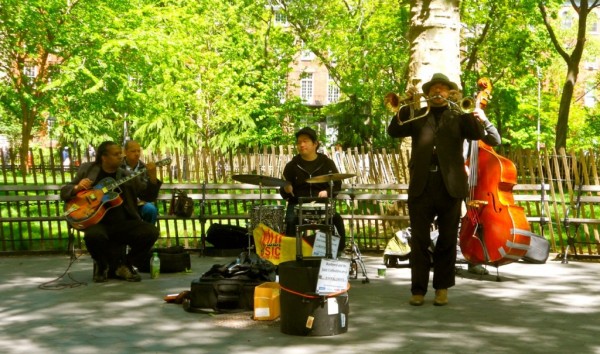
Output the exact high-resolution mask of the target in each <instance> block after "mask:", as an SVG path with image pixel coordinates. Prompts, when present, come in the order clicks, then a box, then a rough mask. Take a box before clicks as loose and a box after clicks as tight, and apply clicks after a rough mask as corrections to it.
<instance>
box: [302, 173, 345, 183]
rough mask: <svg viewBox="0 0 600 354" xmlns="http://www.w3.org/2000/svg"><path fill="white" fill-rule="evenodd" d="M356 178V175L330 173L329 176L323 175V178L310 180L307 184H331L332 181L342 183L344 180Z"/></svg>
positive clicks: (318, 177) (317, 177)
mask: <svg viewBox="0 0 600 354" xmlns="http://www.w3.org/2000/svg"><path fill="white" fill-rule="evenodd" d="M354 176H356V175H355V174H353V173H330V174H327V175H321V176H316V177H313V178H309V179H307V180H306V182H307V183H324V182H331V181H341V180H343V179H346V178H350V177H354Z"/></svg>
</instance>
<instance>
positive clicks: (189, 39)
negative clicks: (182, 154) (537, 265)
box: [0, 0, 600, 156]
mask: <svg viewBox="0 0 600 354" xmlns="http://www.w3.org/2000/svg"><path fill="white" fill-rule="evenodd" d="M459 3H460V14H461V20H462V26H463V37H462V39H461V40H462V45H461V48H462V49H463V50H464V52H463V56H462V57H463V62H462V71H463V75H462V80H463V82H462V86H463V88H464V93H465V95H472V94H475V93H476V92H477V85H476V82H477V79H478V78H480V77H484V76H485V77H489V78H490V79H491V81H492V83H493V85H494V89H493V93H492V96H493V99H492V101H491V103H490V105H489V106H488V110H487V112H488V116H489V117H490V118H491V120H492V121H493V122H494V123H495V124H496V125H497V127H498V128H499V129H500V132H501V135H502V137H503V141H504V143H505V144H509V145H511V146H520V147H528V148H534V147H535V146H536V145H537V142H538V139H539V140H540V142H541V143H545V144H546V145H549V144H551V143H552V141H553V140H554V138H555V136H556V134H555V126H557V123H558V116H559V115H558V111H559V108H560V101H559V99H558V97H559V95H561V94H562V92H564V90H563V88H562V86H561V80H562V78H563V77H564V65H565V64H563V63H560V60H557V58H558V55H557V53H556V51H554V50H552V47H551V45H550V43H551V40H550V38H549V35H548V31H547V30H546V28H545V27H544V25H543V21H542V16H541V15H540V10H539V7H538V1H535V0H526V1H512V0H495V1H492V0H479V1H475V0H463V1H461V2H459ZM547 3H548V6H549V9H550V10H552V11H553V12H549V13H551V14H556V9H557V7H556V6H558V5H560V4H561V3H562V2H560V1H558V0H556V1H552V2H547ZM550 5H553V6H555V7H550ZM275 15H283V16H285V17H286V18H287V21H288V24H289V26H287V27H286V26H278V25H275V21H274V18H275ZM409 19H410V5H409V1H407V0H400V1H395V2H390V1H382V0H369V1H354V0H328V1H325V0H316V1H315V0H312V1H308V0H294V1H291V0H262V1H255V0H228V1H222V0H204V1H196V0H166V1H155V0H104V1H92V0H71V1H64V0H43V1H42V0H0V72H1V73H3V74H0V100H1V105H2V107H1V109H0V128H1V129H2V133H3V134H7V133H9V134H15V135H16V134H17V132H18V133H19V134H20V139H19V140H20V141H21V144H20V146H21V149H22V152H21V153H22V154H23V155H22V156H24V155H25V154H24V151H26V150H27V148H28V146H29V144H30V143H31V142H32V141H33V140H32V138H33V137H35V136H43V135H44V134H46V133H47V127H46V123H45V122H46V119H47V118H48V117H49V116H53V117H56V118H57V124H56V125H55V127H54V129H53V135H54V136H55V137H60V140H61V144H66V143H68V144H73V143H77V144H78V145H79V146H87V145H88V144H92V145H97V144H98V143H99V142H101V141H103V140H107V139H111V140H115V141H122V140H124V139H126V138H135V139H137V140H139V141H140V142H141V143H142V145H143V146H145V147H146V148H147V149H150V150H152V151H164V152H170V151H172V149H174V148H183V147H189V148H198V147H204V148H210V149H220V150H228V149H234V148H237V147H245V146H253V145H258V146H261V145H262V146H264V145H272V144H274V145H277V144H287V143H290V142H291V141H292V140H293V134H292V132H293V131H294V130H295V129H296V128H298V127H299V126H301V125H305V124H312V123H314V122H315V121H316V120H319V119H324V118H326V119H327V122H328V123H332V124H333V125H335V126H337V127H338V142H339V143H340V144H342V145H343V146H344V147H349V146H357V145H370V146H374V147H381V146H389V145H390V143H391V142H390V140H389V139H388V137H387V134H386V132H385V128H386V126H387V123H388V121H389V119H390V116H391V114H390V113H389V112H387V111H386V110H385V108H384V105H383V102H382V101H383V97H384V96H385V94H386V93H388V92H396V93H399V94H401V93H403V92H404V91H405V89H406V85H407V84H408V82H407V67H408V58H409V48H410V46H409V43H408V40H407V33H408V32H409V28H408V25H409V22H410V21H409ZM557 33H558V34H557V37H558V38H576V37H577V35H576V34H570V33H568V32H564V33H563V32H557ZM588 42H590V41H588ZM568 46H569V44H568V43H567V44H566V47H568ZM592 48H593V47H592V46H591V45H590V44H586V51H585V52H584V53H583V58H584V60H585V58H586V55H587V56H589V57H593V56H594V55H596V56H597V50H596V49H592ZM301 50H310V51H312V52H313V53H314V54H315V55H316V56H317V58H318V59H319V60H320V61H321V62H322V63H323V65H324V66H325V67H326V68H327V69H328V70H329V73H330V77H331V79H332V80H333V81H334V82H335V83H336V84H337V86H338V87H339V88H340V91H341V99H340V101H339V102H338V103H337V104H332V105H329V106H327V107H325V108H324V109H322V110H321V111H313V110H311V109H309V108H308V107H306V106H305V105H303V104H301V102H300V100H299V99H298V98H294V97H289V96H288V97H286V92H289V87H288V86H287V85H288V82H287V77H288V74H289V72H290V63H291V61H292V59H293V58H294V56H295V55H296V54H297V53H298V52H299V51H301ZM431 60H433V61H435V60H443V57H439V58H431ZM32 67H37V68H38V70H37V72H36V73H35V74H34V75H31V77H28V76H27V75H25V73H26V72H29V73H31V71H30V70H29V71H28V69H31V68H32ZM538 87H541V88H542V92H541V94H540V95H539V100H538ZM579 97H580V95H575V100H574V104H573V105H574V106H579V105H580V102H579V103H578V98H579ZM597 117H598V111H597V108H596V109H584V108H573V109H572V110H571V117H570V120H569V123H570V124H571V130H570V131H569V134H568V136H567V141H568V142H569V144H570V145H573V146H577V147H585V146H591V145H593V144H594V143H595V140H594V139H595V138H594V136H595V135H598V133H599V132H600V127H598V123H597V121H598V120H597V119H596V118H597ZM538 122H539V125H540V132H539V134H538V128H537V126H538Z"/></svg>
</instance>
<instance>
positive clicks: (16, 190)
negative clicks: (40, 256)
mask: <svg viewBox="0 0 600 354" xmlns="http://www.w3.org/2000/svg"><path fill="white" fill-rule="evenodd" d="M60 187H61V186H59V185H53V184H47V185H17V184H11V185H0V205H2V206H3V209H4V213H5V215H6V216H3V217H2V221H1V223H0V224H1V225H0V233H1V234H0V237H1V239H2V245H1V247H2V251H5V250H9V249H10V250H14V251H27V250H32V249H40V250H46V249H47V248H49V249H54V248H55V246H56V245H55V243H56V242H61V243H62V242H63V241H64V238H65V237H67V239H68V247H67V249H68V250H69V251H72V250H73V249H74V247H75V237H74V236H75V230H74V229H72V228H71V227H69V225H68V224H67V223H66V220H65V218H64V216H63V215H62V213H63V202H62V201H61V199H60ZM63 221H65V222H63ZM5 225H6V226H7V227H4V226H5ZM79 247H81V244H79Z"/></svg>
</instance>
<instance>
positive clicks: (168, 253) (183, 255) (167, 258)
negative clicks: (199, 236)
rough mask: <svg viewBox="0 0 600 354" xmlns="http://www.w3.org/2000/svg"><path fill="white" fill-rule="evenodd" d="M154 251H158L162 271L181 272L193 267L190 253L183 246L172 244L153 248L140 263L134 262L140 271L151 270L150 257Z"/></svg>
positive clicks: (147, 271)
mask: <svg viewBox="0 0 600 354" xmlns="http://www.w3.org/2000/svg"><path fill="white" fill-rule="evenodd" d="M154 252H156V253H158V258H160V272H161V273H179V272H185V271H189V270H191V269H192V260H191V258H190V254H189V253H188V252H187V251H186V250H185V249H184V248H183V246H171V247H165V248H153V249H152V250H151V251H150V253H148V255H147V256H146V257H144V259H143V260H141V261H140V263H138V264H134V265H135V266H136V267H137V269H138V271H140V272H142V273H149V272H150V259H151V258H152V254H153V253H154Z"/></svg>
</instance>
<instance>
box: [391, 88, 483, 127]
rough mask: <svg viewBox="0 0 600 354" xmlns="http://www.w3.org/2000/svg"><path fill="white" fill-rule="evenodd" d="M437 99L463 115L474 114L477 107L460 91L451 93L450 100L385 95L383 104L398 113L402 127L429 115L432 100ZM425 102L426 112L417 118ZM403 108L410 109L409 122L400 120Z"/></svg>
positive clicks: (421, 95) (393, 94)
mask: <svg viewBox="0 0 600 354" xmlns="http://www.w3.org/2000/svg"><path fill="white" fill-rule="evenodd" d="M437 98H441V99H443V100H445V101H446V102H447V103H448V105H449V106H450V109H452V110H454V111H456V112H459V113H461V114H468V113H472V112H473V111H474V110H475V106H476V103H475V100H473V99H472V98H470V97H465V98H462V94H461V93H460V92H458V91H453V92H451V94H450V96H449V98H444V97H441V96H434V97H428V96H425V95H423V94H419V93H416V94H414V95H412V96H409V95H403V96H398V95H397V94H395V93H393V92H390V93H388V94H387V95H385V97H384V99H383V103H384V104H385V106H386V107H387V109H388V110H390V111H391V112H393V113H396V117H397V118H398V123H399V124H400V125H402V124H405V123H408V122H411V121H413V120H417V119H420V118H423V117H425V116H427V115H428V114H429V111H430V108H431V106H430V104H429V101H430V100H432V99H437ZM423 102H424V103H425V104H426V105H427V107H426V109H425V111H424V112H423V113H422V114H420V115H418V116H415V111H417V110H419V109H420V108H421V103H423ZM403 107H409V108H410V118H409V119H407V120H404V121H401V120H400V119H399V115H398V113H399V112H400V110H401V109H402V108H403Z"/></svg>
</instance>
